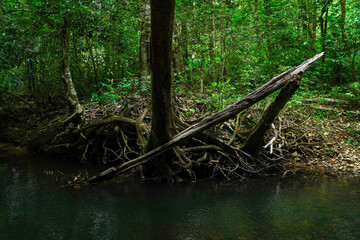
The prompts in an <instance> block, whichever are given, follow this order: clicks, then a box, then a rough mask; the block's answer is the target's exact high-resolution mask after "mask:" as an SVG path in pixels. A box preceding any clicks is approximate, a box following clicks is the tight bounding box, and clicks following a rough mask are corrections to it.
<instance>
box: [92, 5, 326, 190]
mask: <svg viewBox="0 0 360 240" xmlns="http://www.w3.org/2000/svg"><path fill="white" fill-rule="evenodd" d="M155 1H156V0H155ZM323 55H324V53H323V52H322V53H320V54H317V55H315V56H314V57H313V58H310V59H308V60H306V61H305V62H303V63H302V64H301V65H299V66H297V67H293V68H291V69H289V70H287V71H285V72H283V73H281V74H279V75H278V76H276V77H274V78H272V79H271V80H270V81H269V82H267V83H266V84H264V85H263V86H261V87H260V88H258V89H256V90H255V91H253V92H252V93H250V94H248V95H247V96H245V97H244V98H243V99H242V100H241V101H239V102H236V103H234V104H232V105H230V106H228V107H227V108H225V109H224V110H222V111H220V112H217V113H215V114H213V115H212V116H210V117H208V118H205V119H203V120H201V121H200V122H198V123H196V124H194V125H193V126H191V127H189V128H187V129H185V130H184V131H182V132H180V133H178V134H176V135H175V136H174V137H173V138H172V139H169V141H167V142H166V143H165V144H163V145H161V146H158V147H156V148H155V149H153V150H151V151H149V152H147V153H146V154H144V155H142V156H140V157H138V158H135V159H133V160H131V161H128V162H126V163H123V164H121V165H118V166H115V167H111V168H109V169H107V170H105V171H103V172H101V173H100V174H98V175H96V176H93V177H92V178H90V179H89V180H88V181H87V182H88V183H98V182H101V181H104V180H108V179H111V178H113V177H115V176H117V175H119V174H121V173H124V172H126V171H128V170H130V169H132V168H134V167H136V166H138V165H140V164H143V163H145V162H147V161H148V160H149V159H150V158H153V157H155V156H158V155H160V154H162V153H164V152H165V151H167V150H169V149H171V148H173V147H175V146H177V145H179V144H180V143H182V142H184V141H185V140H187V139H188V138H190V137H193V136H195V135H197V134H198V133H201V132H202V131H204V130H206V129H208V128H210V127H212V126H214V125H216V124H218V123H220V122H224V121H226V120H228V119H230V118H232V117H234V116H236V114H238V113H239V112H241V111H243V110H244V109H246V108H249V107H250V106H252V105H254V104H255V103H257V102H258V101H260V100H262V99H264V98H265V97H267V96H269V95H270V94H271V93H273V92H274V91H276V90H278V89H280V88H281V87H283V86H284V85H285V84H286V83H288V82H291V81H293V80H294V79H299V78H301V76H302V75H303V73H304V71H305V70H306V69H308V68H309V66H310V65H311V64H312V63H313V62H315V61H316V60H317V59H319V58H320V57H322V56H323ZM157 161H159V160H157Z"/></svg>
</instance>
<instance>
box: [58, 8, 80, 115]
mask: <svg viewBox="0 0 360 240" xmlns="http://www.w3.org/2000/svg"><path fill="white" fill-rule="evenodd" d="M70 19H71V18H70V14H69V13H66V14H65V15H64V25H63V27H62V30H61V49H62V74H63V75H62V79H63V80H64V83H65V86H66V95H67V100H68V102H69V105H70V108H71V109H72V111H73V114H75V115H78V114H79V115H81V114H82V112H83V110H82V107H81V105H80V102H79V99H78V97H77V93H76V90H75V87H74V83H73V81H72V77H71V71H70V51H69V49H70V47H69V37H70Z"/></svg>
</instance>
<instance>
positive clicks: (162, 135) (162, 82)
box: [146, 0, 175, 172]
mask: <svg viewBox="0 0 360 240" xmlns="http://www.w3.org/2000/svg"><path fill="white" fill-rule="evenodd" d="M174 15H175V0H151V53H152V54H151V56H152V63H151V100H152V103H151V106H152V108H151V109H152V120H151V132H150V138H149V142H148V144H147V146H146V151H150V150H152V149H153V148H155V147H157V146H160V145H162V144H164V143H166V142H167V141H169V140H170V139H171V136H172V134H171V130H172V127H173V115H172V114H173V113H172V104H171V103H172V101H171V79H172V77H171V74H172V71H171V57H172V56H171V53H172V51H171V50H172V35H173V24H174ZM161 159H162V160H161V161H159V165H158V166H159V168H160V169H161V170H162V171H165V172H166V169H168V167H167V166H168V164H169V163H168V162H167V161H169V160H170V159H169V158H167V157H162V158H161Z"/></svg>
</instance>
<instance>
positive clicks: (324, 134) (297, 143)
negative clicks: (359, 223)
mask: <svg viewBox="0 0 360 240" xmlns="http://www.w3.org/2000/svg"><path fill="white" fill-rule="evenodd" d="M175 102H176V103H177V105H178V106H180V107H178V108H177V114H178V115H179V117H180V119H181V120H182V121H183V122H186V123H188V124H190V125H192V124H194V123H196V122H197V121H198V120H199V119H201V118H204V117H206V116H209V115H210V113H211V112H212V111H214V110H216V109H214V107H212V106H209V105H208V104H203V103H199V102H198V101H195V100H192V99H188V98H182V97H177V98H176V101H175ZM265 105H266V104H265V103H261V104H260V103H259V104H256V105H255V106H254V107H252V108H250V109H247V110H245V111H243V112H241V113H240V114H239V116H238V119H232V120H229V121H227V122H226V123H223V124H221V125H218V126H217V127H216V128H213V129H211V131H212V132H213V133H214V135H215V136H219V139H220V140H222V141H224V142H231V144H232V146H233V147H235V148H238V147H239V146H240V145H241V142H242V141H243V140H244V139H246V136H247V132H248V131H249V130H250V129H251V127H252V126H253V125H254V124H255V123H256V121H257V119H259V117H260V116H261V114H262V112H263V110H264V108H265ZM145 106H150V100H149V98H146V97H134V98H132V99H130V98H129V99H127V102H126V104H125V103H121V104H119V103H107V104H105V105H104V104H103V105H100V104H98V103H94V102H93V103H89V104H87V105H84V108H85V118H86V122H94V121H97V120H101V119H103V118H104V117H106V116H114V115H116V116H127V117H129V119H135V120H136V119H138V118H139V117H140V116H141V115H142V114H143V113H144V112H145V111H146V112H147V110H146V108H145ZM356 107H358V106H356ZM26 109H27V108H26ZM26 109H25V110H24V109H19V110H18V111H16V113H15V114H12V115H11V116H9V115H6V114H3V113H2V114H0V120H1V124H0V125H1V126H0V127H1V129H0V136H1V137H2V139H1V140H2V141H8V142H13V143H15V144H18V145H22V146H26V147H29V148H30V149H32V150H35V151H40V152H51V153H54V154H57V153H58V152H59V151H58V150H59V149H61V152H66V151H67V149H69V148H68V144H67V143H66V142H64V143H63V144H59V142H58V141H57V144H56V146H55V147H56V148H59V149H56V150H54V144H49V143H52V142H53V141H54V138H58V137H59V136H58V135H59V134H58V132H57V131H56V129H57V128H59V125H58V124H57V122H58V121H59V120H60V119H63V118H64V116H66V111H65V110H63V109H57V110H53V109H51V110H44V111H43V112H42V113H34V112H32V111H30V110H29V109H27V110H26ZM150 121H151V113H150V111H149V112H147V113H145V115H144V116H143V119H142V125H143V126H144V127H145V128H146V129H147V130H149V129H150ZM111 127H112V128H114V126H111ZM49 128H50V129H52V130H53V132H50V133H49V131H46V129H49ZM115 128H116V127H115ZM125 130H126V129H123V130H122V131H124V132H125ZM122 131H121V133H122V135H123V136H122V139H123V142H124V144H125V145H124V146H125V148H128V151H127V155H126V152H124V153H125V154H124V157H123V158H124V159H125V160H123V161H126V159H128V160H130V159H133V158H135V157H136V156H137V155H138V154H140V153H141V150H142V149H141V146H139V145H138V143H137V141H136V133H134V134H132V133H126V132H125V135H126V136H124V133H123V132H122ZM132 131H133V132H136V130H135V129H133V130H132ZM109 132H110V130H109V128H103V129H98V131H97V132H96V135H99V136H102V138H106V139H107V137H105V136H106V134H108V133H109ZM60 138H61V137H60ZM51 139H52V140H51ZM96 141H97V140H94V143H93V145H100V147H103V148H104V149H105V152H103V155H104V156H106V157H107V158H105V157H104V156H102V158H101V159H102V162H103V163H106V164H110V165H111V164H113V160H112V159H115V158H116V159H117V158H118V157H119V156H118V155H119V153H118V152H115V150H114V148H113V146H112V147H111V148H110V147H106V145H105V143H106V141H107V140H105V141H103V142H102V144H99V142H96ZM109 141H111V139H109ZM89 142H90V141H89ZM265 142H266V143H270V142H271V144H270V145H269V146H268V147H267V148H266V149H263V151H264V152H265V153H266V154H267V155H268V156H270V157H271V158H273V159H274V158H275V159H277V160H279V163H281V164H280V165H281V167H278V168H277V169H278V170H279V171H278V173H280V174H282V175H284V176H285V175H290V174H296V173H297V172H317V173H320V174H329V175H343V176H355V177H358V176H360V112H359V110H356V108H354V107H352V108H349V107H347V106H342V105H339V104H335V105H334V104H333V103H324V102H321V104H320V103H318V104H316V105H313V104H308V103H300V104H299V103H290V104H288V105H287V106H286V107H285V109H284V110H283V111H282V113H281V114H280V115H279V116H278V118H277V119H276V121H275V122H274V124H273V126H272V129H271V130H270V131H269V132H268V134H267V136H266V139H265ZM85 145H86V144H85ZM85 145H84V146H85ZM84 146H83V147H82V148H80V147H79V148H77V149H78V152H74V149H71V151H70V150H69V152H68V153H71V154H72V155H73V156H74V157H77V158H78V159H81V160H82V161H90V162H91V161H93V160H91V158H93V155H96V154H91V152H90V150H88V146H89V143H88V144H87V145H86V147H84ZM88 151H89V152H90V153H89V152H88ZM94 152H95V151H94ZM96 156H97V157H98V155H96ZM201 156H202V155H201V154H197V155H190V156H189V157H196V158H199V157H201ZM199 159H200V158H199ZM117 160H118V159H117ZM97 161H99V159H97ZM211 161H212V160H210V161H209V162H211ZM117 162H118V161H116V163H117Z"/></svg>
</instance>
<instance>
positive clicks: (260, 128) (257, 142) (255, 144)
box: [242, 74, 301, 154]
mask: <svg viewBox="0 0 360 240" xmlns="http://www.w3.org/2000/svg"><path fill="white" fill-rule="evenodd" d="M300 80H301V74H299V75H297V76H296V77H295V78H293V79H292V80H291V81H289V82H288V83H287V84H286V85H285V86H284V87H283V88H282V89H281V91H280V93H279V94H278V95H277V96H276V98H275V100H274V101H273V102H272V103H271V104H270V105H269V106H268V107H267V108H266V110H265V112H264V114H263V115H262V117H261V119H260V120H259V121H258V123H257V124H256V125H255V126H254V127H253V129H252V130H251V132H250V135H249V137H248V138H247V140H246V141H245V144H244V145H243V147H242V149H243V150H244V151H245V152H247V153H251V154H256V153H258V152H259V151H260V150H261V147H262V146H263V145H265V142H264V136H265V134H266V132H267V131H268V130H269V128H270V126H271V124H272V123H273V122H274V120H275V118H276V117H277V115H278V114H279V113H280V111H281V110H282V109H283V108H284V106H285V104H286V103H287V102H288V101H289V100H290V98H291V97H292V95H293V94H294V93H295V91H296V90H297V89H298V88H299V85H300Z"/></svg>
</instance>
